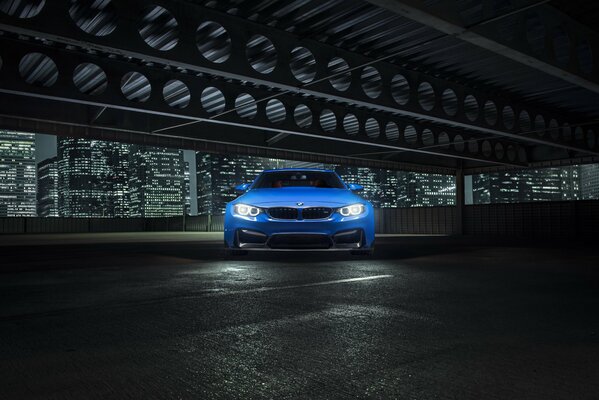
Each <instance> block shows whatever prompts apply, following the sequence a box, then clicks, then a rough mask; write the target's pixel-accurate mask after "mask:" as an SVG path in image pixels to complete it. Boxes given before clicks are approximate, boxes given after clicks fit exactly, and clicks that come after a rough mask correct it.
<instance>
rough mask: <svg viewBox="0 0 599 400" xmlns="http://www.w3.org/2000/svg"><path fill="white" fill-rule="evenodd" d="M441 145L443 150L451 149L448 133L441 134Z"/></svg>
mask: <svg viewBox="0 0 599 400" xmlns="http://www.w3.org/2000/svg"><path fill="white" fill-rule="evenodd" d="M439 145H440V146H441V148H442V149H448V148H449V135H448V134H447V133H446V132H441V133H440V134H439Z"/></svg>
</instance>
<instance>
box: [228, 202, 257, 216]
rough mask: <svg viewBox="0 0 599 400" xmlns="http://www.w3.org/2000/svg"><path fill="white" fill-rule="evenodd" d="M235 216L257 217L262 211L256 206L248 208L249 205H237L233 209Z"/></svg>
mask: <svg viewBox="0 0 599 400" xmlns="http://www.w3.org/2000/svg"><path fill="white" fill-rule="evenodd" d="M233 210H234V212H235V214H237V215H241V216H242V217H255V216H256V215H258V214H260V209H259V208H258V207H254V206H248V205H247V204H235V206H234V207H233Z"/></svg>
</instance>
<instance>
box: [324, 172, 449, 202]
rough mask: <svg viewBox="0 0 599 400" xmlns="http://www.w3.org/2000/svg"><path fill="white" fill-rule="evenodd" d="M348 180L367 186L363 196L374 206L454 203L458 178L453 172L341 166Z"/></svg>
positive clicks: (343, 175) (345, 179)
mask: <svg viewBox="0 0 599 400" xmlns="http://www.w3.org/2000/svg"><path fill="white" fill-rule="evenodd" d="M335 170H336V171H337V173H338V174H339V175H340V176H341V178H342V179H343V180H344V181H345V182H347V183H359V184H360V185H362V186H364V191H363V192H362V193H361V195H362V196H363V197H364V198H366V199H367V200H369V201H370V202H371V203H372V205H373V206H374V207H375V208H393V207H425V206H444V205H452V204H455V178H454V177H453V176H450V175H437V174H423V173H418V172H407V171H387V170H383V169H374V168H359V167H348V166H338V167H336V168H335Z"/></svg>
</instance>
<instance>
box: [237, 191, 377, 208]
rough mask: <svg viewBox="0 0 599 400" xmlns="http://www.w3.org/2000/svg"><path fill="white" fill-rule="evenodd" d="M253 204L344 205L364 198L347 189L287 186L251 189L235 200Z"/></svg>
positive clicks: (269, 205)
mask: <svg viewBox="0 0 599 400" xmlns="http://www.w3.org/2000/svg"><path fill="white" fill-rule="evenodd" d="M235 202H236V203H246V204H250V205H254V206H268V207H273V206H290V207H296V206H297V205H298V204H297V203H304V204H303V206H305V207H311V206H312V207H315V206H329V207H334V206H346V205H349V204H353V203H359V202H362V203H363V202H365V200H364V199H363V198H362V197H360V196H358V195H356V194H354V193H352V192H351V191H350V190H347V189H326V188H311V187H287V188H277V189H253V190H250V191H248V192H246V193H245V194H243V195H242V196H240V197H238V198H237V199H236V200H235Z"/></svg>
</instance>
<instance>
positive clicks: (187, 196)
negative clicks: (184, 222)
mask: <svg viewBox="0 0 599 400" xmlns="http://www.w3.org/2000/svg"><path fill="white" fill-rule="evenodd" d="M183 174H184V175H183V176H184V182H185V214H187V215H190V214H191V181H190V179H189V178H190V176H189V162H188V161H185V170H184V172H183Z"/></svg>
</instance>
